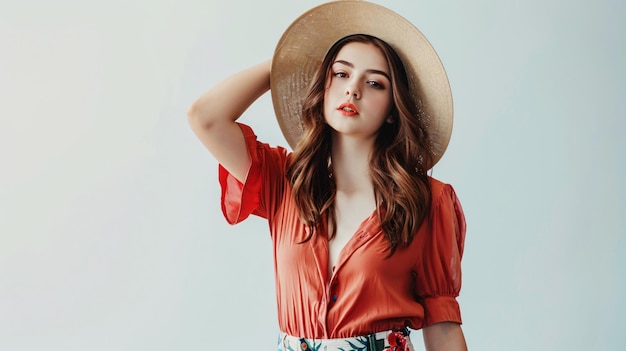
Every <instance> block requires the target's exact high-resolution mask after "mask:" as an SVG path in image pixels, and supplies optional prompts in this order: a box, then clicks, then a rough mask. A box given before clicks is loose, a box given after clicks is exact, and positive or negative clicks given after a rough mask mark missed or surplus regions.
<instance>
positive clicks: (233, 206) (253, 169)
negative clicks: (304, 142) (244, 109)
mask: <svg viewBox="0 0 626 351" xmlns="http://www.w3.org/2000/svg"><path fill="white" fill-rule="evenodd" d="M238 124H239V127H240V128H241V131H242V133H243V135H244V138H245V141H246V146H247V149H248V153H249V155H250V159H251V161H252V162H251V165H250V169H249V170H248V174H247V176H246V180H245V182H244V183H242V182H240V181H239V180H238V179H237V178H235V177H234V176H233V175H232V174H230V173H229V172H228V171H227V170H226V169H225V168H224V167H222V165H219V182H220V187H221V189H222V195H221V205H222V213H223V214H224V217H225V218H226V221H227V222H228V223H229V224H236V223H239V222H241V221H243V220H244V219H246V218H248V216H250V215H251V214H254V215H257V216H260V217H263V218H267V209H268V205H270V204H269V203H268V202H270V201H271V200H273V199H276V198H277V196H276V194H274V196H272V195H270V194H271V193H272V191H273V190H275V189H276V186H275V185H276V184H274V183H275V180H276V179H282V174H281V170H283V169H284V165H281V163H282V162H283V161H284V159H285V157H284V156H285V154H286V152H285V150H284V149H282V148H271V147H269V145H267V144H264V143H261V142H259V141H257V136H256V135H255V134H254V131H252V129H251V128H250V127H249V126H247V125H245V124H241V123H238Z"/></svg>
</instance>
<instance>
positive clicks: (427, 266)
mask: <svg viewBox="0 0 626 351" xmlns="http://www.w3.org/2000/svg"><path fill="white" fill-rule="evenodd" d="M432 190H433V194H432V199H433V202H432V209H431V213H430V216H429V219H428V220H429V224H430V226H429V227H430V230H429V231H427V232H426V233H420V234H424V239H423V240H424V246H423V251H422V252H423V254H422V257H421V259H420V260H419V261H418V263H417V267H416V287H415V291H416V294H417V295H418V299H419V300H420V302H421V303H422V305H423V306H424V324H423V327H427V326H429V325H432V324H435V323H439V322H456V323H461V311H460V308H459V304H458V302H457V300H456V298H457V297H458V296H459V292H460V290H461V257H462V256H463V245H464V241H465V216H464V214H463V209H462V208H461V203H460V202H459V200H458V198H457V196H456V193H455V192H454V189H453V188H452V186H450V185H448V184H443V183H439V184H437V186H436V187H435V186H433V187H432Z"/></svg>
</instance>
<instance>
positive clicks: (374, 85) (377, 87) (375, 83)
mask: <svg viewBox="0 0 626 351" xmlns="http://www.w3.org/2000/svg"><path fill="white" fill-rule="evenodd" d="M367 84H369V85H370V86H371V87H372V88H376V89H383V88H384V87H385V86H383V85H382V84H380V83H378V82H377V81H374V80H370V81H368V82H367Z"/></svg>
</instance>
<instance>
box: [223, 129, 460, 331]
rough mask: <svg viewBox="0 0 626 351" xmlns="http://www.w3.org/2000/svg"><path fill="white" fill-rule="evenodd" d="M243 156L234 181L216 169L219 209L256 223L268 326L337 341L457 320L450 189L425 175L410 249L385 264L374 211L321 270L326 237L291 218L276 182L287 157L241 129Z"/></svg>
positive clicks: (456, 225)
mask: <svg viewBox="0 0 626 351" xmlns="http://www.w3.org/2000/svg"><path fill="white" fill-rule="evenodd" d="M240 126H241V130H242V132H243V133H244V136H245V139H246V142H247V145H248V150H249V152H250V156H251V159H252V165H251V167H250V170H249V173H248V176H247V178H246V181H245V183H244V184H242V183H241V182H239V181H237V180H236V179H235V178H234V177H233V176H231V175H230V174H229V173H228V172H227V171H226V170H225V169H224V168H223V167H221V166H220V167H219V180H220V184H221V187H222V210H223V212H224V216H225V217H226V219H227V220H228V222H229V223H231V224H235V223H238V222H240V221H242V220H244V219H245V218H247V217H248V216H249V215H250V214H255V215H258V216H261V217H263V218H266V219H267V220H268V224H269V232H270V235H271V238H272V242H273V247H274V262H275V263H274V264H275V278H276V293H277V297H276V298H277V306H278V323H279V326H280V328H281V330H282V331H283V332H285V333H287V334H290V335H294V336H300V337H307V338H339V337H350V336H355V335H365V334H368V333H373V332H378V331H383V330H389V329H392V328H401V327H404V326H408V327H410V328H413V329H420V328H423V327H426V326H429V325H431V324H434V323H438V322H444V321H451V322H456V323H461V313H460V309H459V305H458V303H457V300H456V297H457V296H458V295H459V291H460V289H461V257H462V255H463V243H464V239H465V217H464V215H463V210H462V208H461V205H460V203H459V201H458V199H457V197H456V194H455V192H454V189H453V188H452V187H451V186H450V185H447V184H444V183H441V182H439V181H437V180H435V179H433V178H430V185H431V189H432V208H431V212H430V215H429V217H428V218H427V220H425V221H424V224H423V225H422V226H421V228H420V229H419V232H418V233H417V234H416V236H415V238H414V239H413V242H412V243H411V245H410V246H409V247H407V248H399V249H397V251H396V252H395V254H394V255H393V256H391V257H390V258H388V259H386V258H385V257H386V256H387V254H388V251H387V248H388V243H387V241H386V239H385V237H384V235H383V233H382V230H381V227H380V221H379V218H378V216H377V215H376V213H375V212H374V213H372V214H371V215H370V216H369V217H368V218H367V219H365V220H364V221H363V223H362V224H361V226H360V227H359V229H358V230H357V232H356V233H355V235H354V236H353V237H352V238H351V239H350V241H349V242H348V243H347V244H346V246H345V247H344V248H343V250H342V252H341V254H340V256H339V260H338V262H337V265H336V266H335V270H334V271H333V273H332V275H331V276H329V274H328V268H327V267H328V240H327V239H326V236H325V235H314V236H313V239H311V240H310V241H308V242H306V243H303V244H300V243H299V242H301V241H302V240H303V239H304V238H305V237H306V236H307V234H308V228H307V227H306V226H305V225H304V224H303V223H302V222H301V221H300V220H299V217H298V214H297V211H296V208H295V206H294V203H293V201H292V197H291V189H290V186H289V183H288V182H287V181H286V178H285V164H286V161H287V158H288V157H289V156H288V153H287V151H286V150H285V149H283V148H272V147H270V146H269V145H267V144H263V143H261V142H258V141H257V140H256V136H255V135H254V132H253V131H252V130H251V129H250V128H249V127H248V126H246V125H243V124H241V125H240Z"/></svg>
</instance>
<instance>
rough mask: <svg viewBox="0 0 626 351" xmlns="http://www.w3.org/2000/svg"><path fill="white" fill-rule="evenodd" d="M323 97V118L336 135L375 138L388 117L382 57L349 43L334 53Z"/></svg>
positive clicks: (389, 100)
mask: <svg viewBox="0 0 626 351" xmlns="http://www.w3.org/2000/svg"><path fill="white" fill-rule="evenodd" d="M330 71H331V72H330V73H331V74H330V77H329V78H328V80H327V82H326V90H325V93H324V118H325V120H326V123H328V125H330V126H331V127H332V128H333V129H334V130H335V131H336V132H338V133H340V134H342V135H346V136H351V137H359V138H371V137H372V136H375V135H376V133H377V132H378V130H379V129H380V127H381V126H382V124H383V123H385V122H386V121H387V120H388V119H389V118H390V117H389V115H390V113H391V107H392V100H393V99H392V87H391V74H390V72H389V67H388V65H387V60H386V59H385V56H384V55H383V53H382V52H381V51H380V50H379V49H378V48H377V47H376V46H374V45H372V44H369V43H359V42H352V43H348V44H346V45H345V46H344V47H343V48H341V49H340V50H339V52H338V53H337V57H336V58H335V60H334V62H333V63H332V64H331V67H330Z"/></svg>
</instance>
